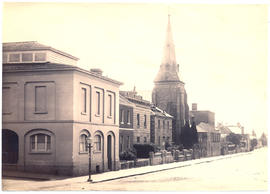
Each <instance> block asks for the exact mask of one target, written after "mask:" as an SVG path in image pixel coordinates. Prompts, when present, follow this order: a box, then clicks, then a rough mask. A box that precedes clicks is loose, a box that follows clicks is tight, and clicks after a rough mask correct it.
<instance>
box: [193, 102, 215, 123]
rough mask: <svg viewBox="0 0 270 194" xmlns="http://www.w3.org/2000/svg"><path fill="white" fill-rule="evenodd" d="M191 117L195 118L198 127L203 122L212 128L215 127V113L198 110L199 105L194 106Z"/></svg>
mask: <svg viewBox="0 0 270 194" xmlns="http://www.w3.org/2000/svg"><path fill="white" fill-rule="evenodd" d="M190 117H194V121H195V124H196V125H198V124H200V123H201V122H204V123H208V124H209V125H211V126H215V113H213V112H211V111H208V110H205V111H203V110H197V104H195V103H193V104H192V110H191V111H190Z"/></svg>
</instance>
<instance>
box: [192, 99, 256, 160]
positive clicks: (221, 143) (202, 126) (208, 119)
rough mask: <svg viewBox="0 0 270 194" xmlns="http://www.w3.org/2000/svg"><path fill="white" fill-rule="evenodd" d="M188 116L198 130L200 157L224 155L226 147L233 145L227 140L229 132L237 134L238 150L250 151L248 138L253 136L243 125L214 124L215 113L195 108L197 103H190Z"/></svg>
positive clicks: (226, 151) (226, 150)
mask: <svg viewBox="0 0 270 194" xmlns="http://www.w3.org/2000/svg"><path fill="white" fill-rule="evenodd" d="M190 117H191V118H192V119H193V121H194V122H195V123H196V128H197V132H198V144H199V150H200V154H201V157H210V156H218V155H224V154H226V153H228V147H230V146H232V147H233V148H234V151H235V145H233V143H232V142H230V141H229V140H228V138H227V137H228V136H229V135H230V134H235V135H239V137H241V138H240V145H239V147H238V148H237V150H238V151H250V150H251V145H250V140H251V139H252V138H254V137H252V136H250V135H249V134H247V133H245V131H244V127H243V126H241V125H240V123H237V124H236V125H223V124H220V123H219V124H218V125H217V126H215V113H213V112H211V111H202V110H197V104H195V103H194V104H192V110H191V111H190Z"/></svg>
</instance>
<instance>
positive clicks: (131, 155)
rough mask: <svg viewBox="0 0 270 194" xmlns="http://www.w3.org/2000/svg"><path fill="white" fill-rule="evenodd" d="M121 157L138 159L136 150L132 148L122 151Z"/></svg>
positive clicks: (123, 158)
mask: <svg viewBox="0 0 270 194" xmlns="http://www.w3.org/2000/svg"><path fill="white" fill-rule="evenodd" d="M119 158H120V160H136V159H137V157H136V152H135V150H131V149H129V150H126V151H124V152H121V153H120V154H119Z"/></svg>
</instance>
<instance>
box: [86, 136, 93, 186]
mask: <svg viewBox="0 0 270 194" xmlns="http://www.w3.org/2000/svg"><path fill="white" fill-rule="evenodd" d="M86 141H87V147H88V150H89V166H88V168H89V169H88V174H89V178H88V180H87V181H88V182H92V179H91V147H92V146H91V144H92V138H91V137H88V138H87V139H86Z"/></svg>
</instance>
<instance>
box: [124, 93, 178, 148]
mask: <svg viewBox="0 0 270 194" xmlns="http://www.w3.org/2000/svg"><path fill="white" fill-rule="evenodd" d="M119 107H120V108H119V134H120V137H119V138H120V139H119V147H120V149H119V151H120V152H124V151H127V150H129V149H131V148H132V147H133V144H149V143H153V144H156V145H157V146H159V147H162V146H164V145H165V143H168V144H171V143H172V119H173V117H172V116H171V115H169V114H168V113H166V112H165V111H163V110H161V109H159V108H158V107H155V106H154V105H152V104H151V103H150V102H149V101H146V100H144V99H143V98H142V97H141V96H139V95H137V92H136V91H135V88H134V90H133V91H120V101H119Z"/></svg>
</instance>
